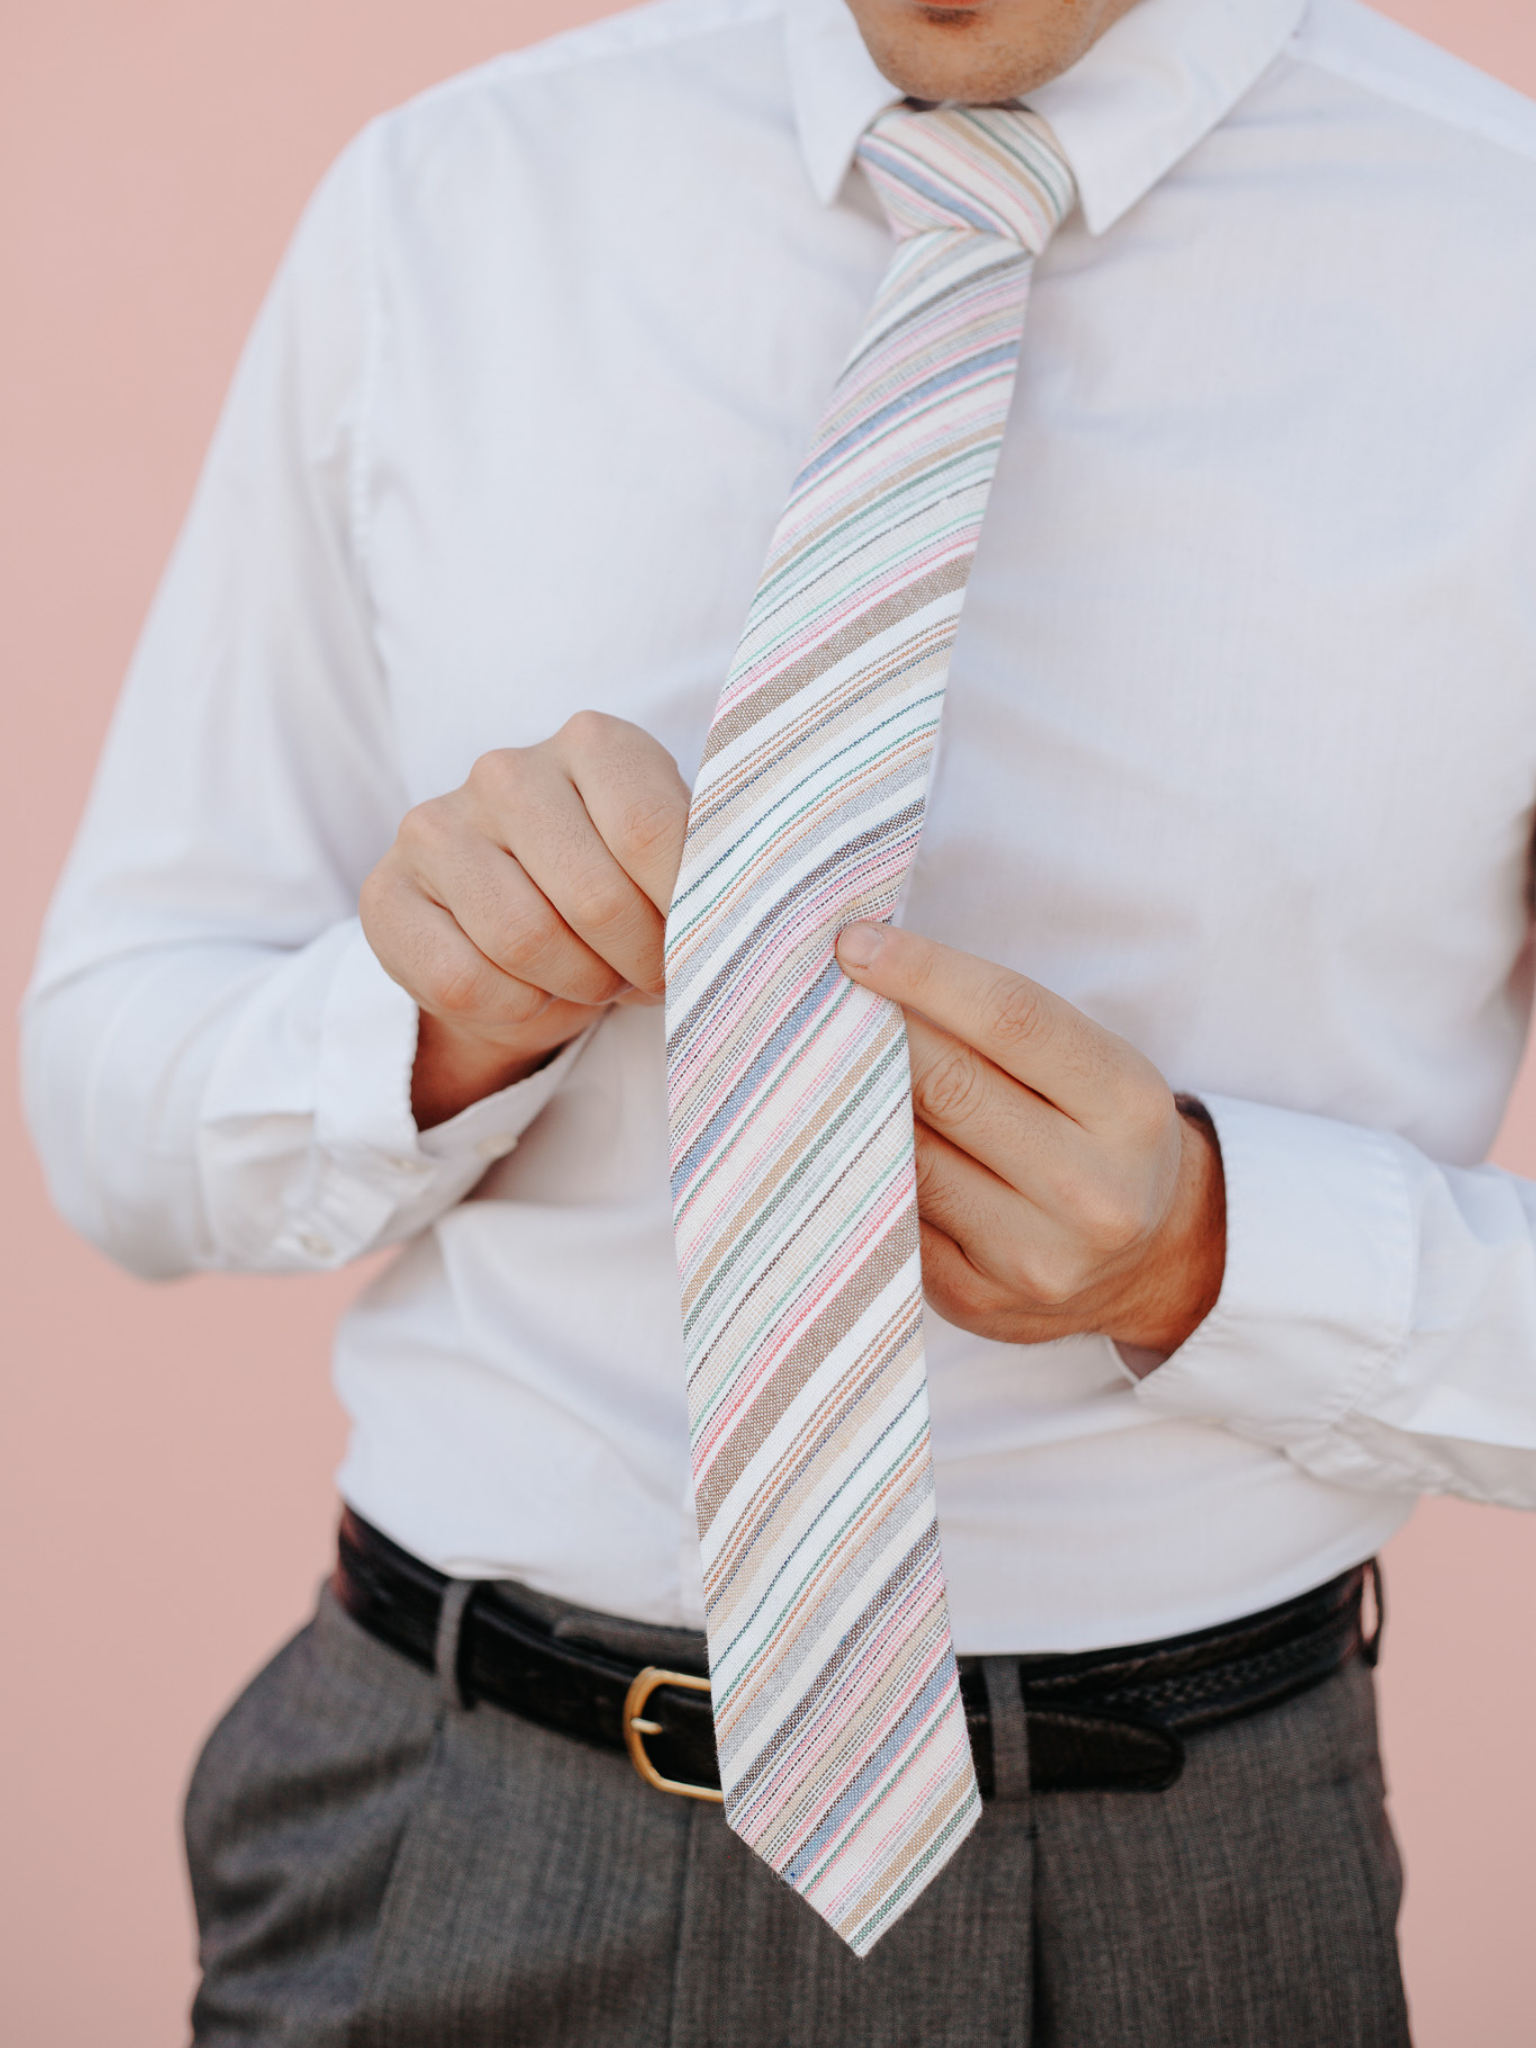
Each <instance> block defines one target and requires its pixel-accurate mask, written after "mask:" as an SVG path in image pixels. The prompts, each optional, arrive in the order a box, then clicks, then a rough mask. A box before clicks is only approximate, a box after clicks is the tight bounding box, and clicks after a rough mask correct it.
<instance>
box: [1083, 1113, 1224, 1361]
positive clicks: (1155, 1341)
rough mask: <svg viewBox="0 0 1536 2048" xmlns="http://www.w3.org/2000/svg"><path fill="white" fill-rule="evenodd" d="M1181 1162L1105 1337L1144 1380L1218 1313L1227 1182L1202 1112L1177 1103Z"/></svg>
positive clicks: (1206, 1116)
mask: <svg viewBox="0 0 1536 2048" xmlns="http://www.w3.org/2000/svg"><path fill="white" fill-rule="evenodd" d="M1175 1101H1176V1104H1177V1107H1178V1112H1179V1163H1178V1176H1177V1180H1176V1183H1175V1187H1174V1192H1173V1197H1172V1200H1171V1201H1170V1203H1169V1206H1168V1211H1167V1213H1166V1215H1165V1217H1164V1219H1163V1223H1162V1225H1161V1227H1160V1228H1159V1230H1158V1232H1157V1234H1156V1236H1155V1238H1154V1239H1153V1242H1152V1244H1151V1245H1150V1246H1149V1248H1148V1251H1147V1254H1146V1257H1145V1258H1144V1260H1143V1261H1142V1275H1143V1281H1142V1285H1141V1286H1140V1288H1139V1289H1138V1290H1137V1291H1136V1295H1135V1297H1134V1298H1133V1299H1132V1300H1131V1301H1130V1302H1128V1303H1127V1305H1126V1313H1125V1315H1124V1316H1123V1317H1121V1318H1117V1319H1116V1327H1115V1328H1114V1329H1113V1330H1109V1331H1106V1333H1105V1334H1106V1335H1108V1336H1110V1337H1112V1338H1113V1339H1114V1341H1115V1342H1116V1343H1117V1344H1118V1345H1119V1346H1120V1347H1121V1354H1122V1356H1125V1355H1126V1353H1130V1354H1131V1355H1130V1356H1129V1357H1127V1359H1126V1362H1127V1364H1128V1365H1129V1367H1130V1369H1131V1371H1132V1372H1134V1373H1135V1374H1136V1376H1137V1378H1138V1379H1141V1378H1145V1377H1146V1374H1147V1373H1149V1372H1151V1371H1152V1370H1153V1369H1154V1368H1155V1367H1156V1366H1157V1365H1160V1364H1161V1363H1162V1361H1163V1360H1164V1359H1165V1358H1167V1357H1168V1356H1169V1355H1170V1354H1171V1353H1173V1352H1175V1351H1177V1350H1178V1348H1179V1346H1180V1345H1181V1344H1184V1343H1186V1342H1187V1341H1188V1340H1189V1338H1190V1337H1192V1336H1193V1335H1194V1333H1195V1331H1196V1330H1197V1329H1198V1328H1199V1327H1200V1325H1201V1323H1203V1322H1204V1321H1205V1319H1206V1317H1207V1316H1208V1315H1209V1314H1210V1312H1211V1310H1212V1309H1213V1308H1214V1307H1215V1306H1216V1302H1217V1298H1218V1297H1219V1295H1220V1293H1221V1283H1222V1279H1223V1277H1224V1275H1225V1272H1226V1251H1227V1205H1226V1179H1225V1175H1224V1174H1223V1172H1222V1164H1221V1147H1220V1145H1219V1143H1218V1141H1217V1137H1216V1127H1215V1125H1214V1124H1213V1123H1212V1121H1211V1118H1210V1115H1209V1113H1208V1112H1207V1110H1206V1108H1205V1105H1204V1104H1203V1103H1202V1102H1200V1101H1198V1100H1197V1099H1196V1098H1195V1097H1193V1096H1184V1095H1181V1096H1177V1097H1175Z"/></svg>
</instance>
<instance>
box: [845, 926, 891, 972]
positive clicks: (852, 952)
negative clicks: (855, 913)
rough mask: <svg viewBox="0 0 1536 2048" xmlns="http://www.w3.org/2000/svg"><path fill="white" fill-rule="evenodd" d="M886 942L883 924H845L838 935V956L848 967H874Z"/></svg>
mask: <svg viewBox="0 0 1536 2048" xmlns="http://www.w3.org/2000/svg"><path fill="white" fill-rule="evenodd" d="M884 944H885V927H884V926H883V925H878V924H850V925H845V926H844V927H843V929H842V930H841V931H840V932H839V933H838V935H837V957H838V959H839V960H841V961H842V962H843V964H844V965H845V966H848V967H872V966H873V965H874V961H875V955H876V954H877V953H878V952H879V950H880V948H881V947H882V946H883V945H884Z"/></svg>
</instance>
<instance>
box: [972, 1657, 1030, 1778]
mask: <svg viewBox="0 0 1536 2048" xmlns="http://www.w3.org/2000/svg"><path fill="white" fill-rule="evenodd" d="M981 1675H982V1677H983V1678H984V1679H985V1680H986V1683H987V1719H988V1720H989V1721H990V1723H991V1726H992V1796H993V1798H994V1799H1027V1798H1028V1797H1029V1729H1028V1725H1027V1723H1026V1721H1025V1718H1024V1688H1023V1686H1022V1685H1021V1684H1020V1683H1019V1660H1018V1658H1017V1657H983V1658H982V1660H981Z"/></svg>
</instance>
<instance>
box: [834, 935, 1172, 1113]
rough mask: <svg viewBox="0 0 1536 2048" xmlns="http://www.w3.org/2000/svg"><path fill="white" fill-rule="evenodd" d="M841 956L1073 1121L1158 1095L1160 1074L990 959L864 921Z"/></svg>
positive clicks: (852, 969) (1128, 1108)
mask: <svg viewBox="0 0 1536 2048" xmlns="http://www.w3.org/2000/svg"><path fill="white" fill-rule="evenodd" d="M837 957H838V960H839V962H840V963H841V965H842V968H843V971H844V973H846V974H847V975H848V977H849V979H850V980H851V981H857V982H859V983H861V984H862V985H863V986H864V987H865V988H870V989H873V990H875V992H876V993H877V994H879V995H883V996H888V997H889V998H890V1000H891V1001H892V1002H896V1003H900V1004H901V1006H902V1007H903V1009H912V1010H919V1011H921V1012H922V1014H923V1015H924V1016H925V1017H931V1018H932V1019H933V1021H934V1023H936V1024H939V1025H942V1026H943V1028H944V1029H945V1030H946V1031H948V1032H950V1033H952V1034H953V1036H954V1037H956V1038H960V1039H963V1040H964V1041H965V1043H966V1044H967V1045H973V1046H975V1047H976V1048H977V1050H978V1051H980V1052H983V1053H985V1054H986V1056H987V1058H988V1059H990V1060H991V1061H992V1062H993V1063H994V1065H996V1066H999V1067H1001V1068H1002V1070H1003V1072H1004V1073H1005V1074H1011V1075H1012V1076H1013V1078H1014V1079H1015V1080H1016V1081H1022V1082H1023V1083H1024V1085H1025V1086H1026V1087H1028V1088H1033V1089H1034V1090H1035V1091H1036V1092H1037V1093H1038V1094H1040V1095H1043V1096H1044V1097H1045V1099H1046V1100H1047V1101H1048V1102H1052V1103H1054V1104H1055V1105H1056V1107H1057V1108H1058V1109H1059V1110H1061V1111H1062V1112H1063V1113H1064V1114H1065V1115H1067V1116H1070V1117H1073V1118H1074V1119H1076V1121H1078V1122H1079V1123H1083V1124H1087V1125H1090V1126H1095V1127H1097V1126H1101V1125H1103V1124H1105V1123H1110V1122H1115V1121H1117V1120H1123V1119H1124V1118H1125V1117H1127V1116H1128V1115H1130V1114H1132V1113H1133V1112H1134V1111H1135V1110H1136V1109H1137V1108H1138V1107H1139V1105H1140V1101H1141V1097H1142V1096H1143V1095H1146V1096H1148V1097H1150V1096H1151V1095H1152V1094H1153V1093H1155V1092H1156V1091H1157V1090H1159V1089H1162V1078H1161V1076H1160V1075H1159V1074H1158V1073H1157V1070H1156V1068H1155V1067H1153V1066H1152V1065H1151V1063H1150V1061H1147V1060H1144V1059H1143V1058H1142V1056H1141V1055H1140V1053H1138V1052H1136V1051H1135V1049H1134V1048H1133V1047H1131V1046H1129V1045H1127V1044H1126V1043H1125V1041H1124V1039H1121V1038H1117V1037H1116V1036H1115V1035H1114V1033H1113V1032H1111V1031H1105V1030H1104V1029H1103V1028H1102V1026H1100V1025H1098V1024H1095V1023H1094V1022H1093V1021H1092V1019H1091V1018H1088V1017H1085V1016H1084V1015H1083V1013H1082V1012H1081V1011H1080V1010H1077V1009H1074V1008H1073V1006H1072V1005H1071V1004H1070V1003H1068V1002H1064V1001H1063V1000H1062V998H1061V997H1060V996H1055V995H1052V993H1051V992H1050V990H1049V989H1045V988H1042V987H1041V986H1040V984H1039V983H1038V982H1035V981H1029V980H1027V979H1026V977H1025V976H1024V975H1022V974H1014V973H1012V972H1011V971H1010V970H1009V969H1008V968H1006V967H998V966H996V965H994V963H993V962H992V961H990V960H979V959H977V958H976V956H975V955H974V954H971V953H960V952H957V951H956V950H955V949H954V948H953V947H951V946H941V945H940V944H939V943H938V942H937V940H934V939H926V938H922V937H921V936H919V934H917V933H916V932H908V931H902V930H901V929H900V928H899V927H897V926H894V925H886V924H869V923H859V924H855V925H848V926H846V927H845V929H844V930H843V932H842V933H841V935H840V936H839V938H838V942H837ZM1162 1092H1163V1093H1164V1094H1166V1089H1162Z"/></svg>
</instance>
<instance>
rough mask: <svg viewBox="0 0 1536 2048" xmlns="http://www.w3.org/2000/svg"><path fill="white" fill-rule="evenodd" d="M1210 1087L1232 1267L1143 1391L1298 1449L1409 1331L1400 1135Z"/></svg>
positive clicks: (1146, 1398)
mask: <svg viewBox="0 0 1536 2048" xmlns="http://www.w3.org/2000/svg"><path fill="white" fill-rule="evenodd" d="M1201 1100H1202V1101H1203V1102H1204V1104H1205V1107H1206V1109H1207V1110H1208V1111H1209V1113H1210V1116H1211V1120H1212V1122H1213V1123H1214V1124H1215V1127H1216V1135H1217V1139H1218V1142H1219V1144H1220V1147H1221V1159H1222V1167H1223V1170H1224V1172H1225V1176H1226V1189H1227V1264H1226V1272H1225V1275H1224V1277H1223V1280H1222V1287H1221V1293H1220V1295H1219V1297H1218V1299H1217V1302H1216V1306H1215V1308H1213V1309H1212V1311H1211V1313H1210V1314H1209V1315H1208V1316H1207V1317H1206V1319H1205V1321H1204V1322H1203V1323H1202V1324H1201V1325H1200V1327H1199V1328H1198V1329H1197V1330H1196V1331H1195V1332H1194V1334H1193V1335H1192V1336H1191V1337H1190V1338H1189V1339H1188V1340H1187V1342H1185V1343H1184V1344H1183V1345H1181V1346H1180V1348H1179V1349H1178V1350H1177V1351H1175V1352H1173V1353H1172V1354H1171V1356H1170V1357H1169V1358H1168V1359H1167V1360H1166V1361H1165V1362H1164V1363H1163V1364H1162V1365H1160V1366H1158V1367H1157V1369H1156V1370H1155V1371H1153V1372H1151V1373H1149V1374H1148V1375H1147V1377H1146V1378H1145V1379H1143V1380H1141V1381H1140V1382H1139V1383H1138V1385H1137V1390H1136V1392H1137V1398H1138V1399H1139V1400H1140V1401H1141V1402H1142V1403H1143V1405H1144V1406H1146V1407H1147V1408H1149V1409H1151V1410H1152V1411H1153V1412H1154V1413H1156V1414H1159V1415H1165V1416H1169V1417H1178V1418H1180V1419H1183V1420H1187V1421H1207V1422H1217V1423H1221V1424H1223V1425H1225V1426H1226V1427H1227V1428H1229V1429H1233V1430H1235V1431H1237V1432H1238V1434H1239V1435H1242V1436H1249V1437H1255V1438H1257V1439H1259V1440H1260V1441H1261V1442H1265V1443H1272V1444H1276V1445H1278V1446H1281V1447H1283V1448H1285V1449H1287V1450H1296V1449H1300V1448H1302V1447H1303V1446H1305V1445H1307V1444H1308V1443H1310V1442H1312V1441H1313V1440H1315V1439H1316V1438H1318V1437H1319V1436H1320V1435H1322V1434H1324V1433H1325V1432H1326V1431H1327V1430H1328V1429H1329V1428H1330V1427H1331V1426H1332V1425H1333V1424H1335V1423H1336V1422H1337V1421H1338V1419H1339V1418H1340V1416H1342V1415H1343V1414H1345V1413H1346V1412H1347V1411H1348V1410H1349V1409H1350V1408H1351V1407H1352V1406H1354V1405H1355V1404H1356V1403H1357V1402H1358V1400H1359V1399H1360V1397H1361V1395H1362V1393H1363V1391H1364V1389H1365V1388H1366V1386H1367V1385H1368V1384H1369V1383H1370V1381H1371V1380H1372V1379H1373V1378H1374V1377H1375V1375H1376V1374H1377V1373H1378V1372H1379V1371H1380V1370H1381V1369H1382V1367H1383V1366H1384V1365H1385V1364H1386V1362H1387V1361H1388V1360H1389V1359H1390V1358H1391V1357H1392V1356H1393V1355H1394V1354H1395V1353H1396V1352H1397V1351H1398V1350H1399V1349H1400V1348H1401V1347H1402V1346H1403V1345H1404V1344H1405V1343H1406V1342H1407V1339H1408V1333H1409V1329H1410V1325H1411V1317H1412V1301H1413V1284H1414V1269H1415V1263H1416V1241H1417V1240H1416V1233H1415V1230H1414V1224H1413V1211H1412V1202H1411V1197H1410V1192H1409V1187H1408V1182H1407V1177H1406V1175H1405V1173H1404V1171H1403V1166H1402V1162H1401V1159H1400V1156H1399V1149H1398V1141H1397V1140H1396V1139H1394V1138H1393V1137H1392V1136H1391V1135H1390V1134H1389V1133H1387V1132H1383V1131H1372V1130H1367V1129H1364V1128H1363V1127H1361V1126H1358V1125H1354V1124H1345V1123H1338V1122H1335V1121H1333V1120H1332V1119H1330V1118H1327V1117H1320V1116H1308V1115H1306V1114H1304V1113H1303V1112H1301V1111H1299V1110H1288V1109H1271V1108H1267V1107H1265V1106H1264V1105H1263V1104H1260V1103H1253V1102H1241V1101H1236V1100H1234V1099H1232V1098H1230V1097H1226V1096H1220V1095H1205V1096H1202V1097H1201Z"/></svg>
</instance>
